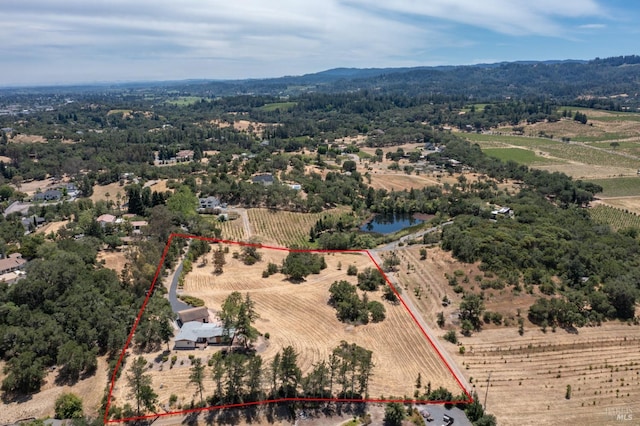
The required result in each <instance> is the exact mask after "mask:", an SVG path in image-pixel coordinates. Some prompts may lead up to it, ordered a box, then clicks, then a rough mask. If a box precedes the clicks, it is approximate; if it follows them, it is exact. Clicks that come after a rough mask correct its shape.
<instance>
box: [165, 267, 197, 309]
mask: <svg viewBox="0 0 640 426" xmlns="http://www.w3.org/2000/svg"><path fill="white" fill-rule="evenodd" d="M181 272H182V259H180V263H179V264H178V266H177V267H176V270H175V272H174V273H173V276H172V277H170V280H171V284H170V286H169V303H170V304H171V310H172V311H173V312H174V313H177V312H178V311H183V310H185V309H189V308H192V307H193V306H190V305H187V304H186V303H184V302H183V301H181V300H180V299H178V293H177V291H178V279H179V278H180V273H181Z"/></svg>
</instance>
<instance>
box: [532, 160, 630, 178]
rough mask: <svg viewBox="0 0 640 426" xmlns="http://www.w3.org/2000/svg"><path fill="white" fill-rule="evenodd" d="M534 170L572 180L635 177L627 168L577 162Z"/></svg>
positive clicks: (540, 167)
mask: <svg viewBox="0 0 640 426" xmlns="http://www.w3.org/2000/svg"><path fill="white" fill-rule="evenodd" d="M536 169H540V170H547V171H549V172H560V173H564V174H566V175H569V176H571V177H573V178H574V179H603V178H612V177H620V176H636V169H632V168H628V167H611V166H597V165H593V164H582V163H577V162H571V163H567V164H551V165H543V166H536Z"/></svg>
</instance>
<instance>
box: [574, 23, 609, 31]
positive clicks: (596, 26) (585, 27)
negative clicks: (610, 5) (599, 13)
mask: <svg viewBox="0 0 640 426" xmlns="http://www.w3.org/2000/svg"><path fill="white" fill-rule="evenodd" d="M578 28H580V29H583V30H601V29H604V28H607V26H606V25H605V24H584V25H579V26H578Z"/></svg>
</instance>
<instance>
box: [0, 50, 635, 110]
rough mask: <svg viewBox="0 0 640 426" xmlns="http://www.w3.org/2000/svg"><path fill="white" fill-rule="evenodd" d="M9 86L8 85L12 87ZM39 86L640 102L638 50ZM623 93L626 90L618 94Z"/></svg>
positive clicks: (205, 92)
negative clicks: (604, 55) (567, 56)
mask: <svg viewBox="0 0 640 426" xmlns="http://www.w3.org/2000/svg"><path fill="white" fill-rule="evenodd" d="M7 90H9V89H7ZM14 90H20V91H22V92H23V93H24V92H25V91H31V90H33V91H36V92H39V93H43V92H46V91H47V90H49V91H53V92H57V93H61V92H64V91H68V92H72V91H82V92H87V91H92V90H98V91H103V92H104V91H133V92H137V91H145V90H153V91H162V92H171V93H178V94H179V95H180V96H185V95H189V96H202V97H207V98H209V97H216V96H229V95H241V94H245V95H274V96H295V95H298V94H301V93H308V92H321V93H336V92H345V91H359V90H368V91H374V92H377V93H405V94H407V95H419V94H425V95H437V94H442V95H447V96H464V97H469V98H476V99H486V100H491V99H504V98H505V97H525V96H526V97H531V96H536V97H539V96H544V97H549V98H559V99H582V100H585V99H587V100H588V99H598V98H599V99H600V100H599V102H602V100H603V99H604V98H608V97H614V98H612V99H616V102H624V103H626V104H629V105H633V106H637V105H640V97H639V96H640V56H637V55H631V56H618V57H613V58H606V59H600V58H596V59H593V60H590V61H581V60H553V61H518V62H500V63H495V64H477V65H466V66H436V67H414V68H365V69H362V68H335V69H330V70H326V71H322V72H318V73H313V74H305V75H301V76H285V77H280V78H270V79H246V80H225V81H220V80H184V81H165V82H141V83H122V84H105V85H97V86H76V87H51V88H45V87H40V88H37V89H14ZM620 95H624V96H620Z"/></svg>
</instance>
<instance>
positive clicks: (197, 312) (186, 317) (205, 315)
mask: <svg viewBox="0 0 640 426" xmlns="http://www.w3.org/2000/svg"><path fill="white" fill-rule="evenodd" d="M188 322H201V323H208V322H209V309H207V307H206V306H200V307H198V308H189V309H185V310H183V311H179V312H178V324H179V325H180V324H186V323H188Z"/></svg>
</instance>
